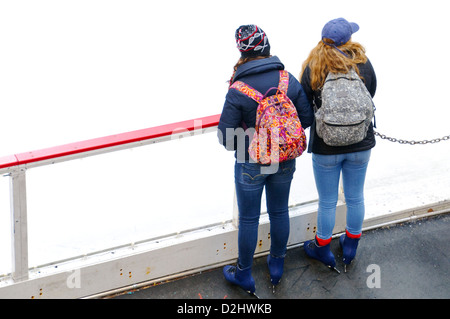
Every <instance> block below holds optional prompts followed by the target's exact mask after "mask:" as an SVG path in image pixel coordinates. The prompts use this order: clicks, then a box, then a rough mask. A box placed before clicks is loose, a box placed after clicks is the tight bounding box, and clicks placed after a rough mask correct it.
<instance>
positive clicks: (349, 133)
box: [315, 69, 375, 146]
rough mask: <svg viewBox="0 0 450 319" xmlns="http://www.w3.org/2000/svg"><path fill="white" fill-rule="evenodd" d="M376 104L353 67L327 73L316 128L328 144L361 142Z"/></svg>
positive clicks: (317, 113) (337, 144) (317, 112)
mask: <svg viewBox="0 0 450 319" xmlns="http://www.w3.org/2000/svg"><path fill="white" fill-rule="evenodd" d="M374 110H375V106H374V104H373V101H372V97H371V95H370V93H369V91H368V90H367V88H366V86H365V85H364V83H363V82H362V80H361V79H360V78H359V76H358V74H357V73H356V72H355V70H353V69H351V70H350V72H349V73H347V74H343V73H331V72H330V73H329V74H328V76H327V78H326V80H325V84H324V86H323V91H322V106H321V107H320V109H318V110H317V111H316V114H315V116H316V131H317V135H319V137H321V138H322V139H323V140H324V142H325V143H326V144H328V145H330V146H346V145H351V144H355V143H358V142H361V141H362V140H363V139H364V138H365V137H366V135H367V130H368V128H369V126H370V123H371V122H372V119H373V118H374Z"/></svg>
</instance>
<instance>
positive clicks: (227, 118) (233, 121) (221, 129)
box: [217, 90, 242, 151]
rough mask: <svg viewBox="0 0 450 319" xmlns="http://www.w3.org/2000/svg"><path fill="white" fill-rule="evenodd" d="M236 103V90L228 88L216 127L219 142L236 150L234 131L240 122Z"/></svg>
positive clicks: (240, 117)
mask: <svg viewBox="0 0 450 319" xmlns="http://www.w3.org/2000/svg"><path fill="white" fill-rule="evenodd" d="M238 105H239V103H238V99H237V98H236V92H234V91H233V90H229V91H228V93H227V95H226V97H225V103H224V106H223V110H222V114H221V115H220V120H219V125H218V127H217V137H218V139H219V143H220V144H222V145H223V146H224V147H225V148H226V149H227V150H228V151H234V150H236V145H237V141H236V140H237V136H236V134H234V132H235V130H236V129H237V128H238V127H240V126H241V123H242V111H241V109H240V107H239V106H238Z"/></svg>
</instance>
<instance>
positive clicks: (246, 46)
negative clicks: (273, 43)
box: [235, 24, 270, 58]
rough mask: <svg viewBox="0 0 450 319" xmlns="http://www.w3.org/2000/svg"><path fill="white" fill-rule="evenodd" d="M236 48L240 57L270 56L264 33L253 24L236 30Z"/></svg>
mask: <svg viewBox="0 0 450 319" xmlns="http://www.w3.org/2000/svg"><path fill="white" fill-rule="evenodd" d="M235 37H236V43H237V48H238V50H239V51H240V52H241V57H242V58H246V57H251V56H259V55H261V56H267V55H270V44H269V39H268V38H267V35H266V33H265V32H264V31H263V30H262V29H261V28H259V27H258V26H256V25H254V24H249V25H242V26H240V27H239V28H238V29H237V30H236V34H235Z"/></svg>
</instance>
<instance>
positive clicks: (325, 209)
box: [312, 150, 371, 239]
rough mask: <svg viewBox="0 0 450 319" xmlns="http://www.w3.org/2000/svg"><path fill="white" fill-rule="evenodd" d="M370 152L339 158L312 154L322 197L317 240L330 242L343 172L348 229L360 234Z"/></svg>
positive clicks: (320, 196) (320, 197)
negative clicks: (328, 240)
mask: <svg viewBox="0 0 450 319" xmlns="http://www.w3.org/2000/svg"><path fill="white" fill-rule="evenodd" d="M370 153H371V151H370V150H368V151H362V152H354V153H347V154H338V155H320V154H314V153H313V154H312V160H313V169H314V178H315V181H316V187H317V192H318V194H319V210H318V215H317V237H319V238H320V239H329V238H330V237H331V236H332V233H333V228H334V224H335V218H336V204H337V201H338V193H339V178H340V174H341V172H342V179H343V186H344V195H345V201H346V204H347V225H346V229H347V231H348V232H349V233H350V234H353V235H358V234H360V233H361V230H362V224H363V221H364V214H365V207H364V181H365V178H366V172H367V166H368V164H369V160H370Z"/></svg>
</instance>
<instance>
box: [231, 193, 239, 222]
mask: <svg viewBox="0 0 450 319" xmlns="http://www.w3.org/2000/svg"><path fill="white" fill-rule="evenodd" d="M232 223H233V226H234V227H236V228H238V227H239V207H238V204H237V196H236V188H234V198H233V219H232Z"/></svg>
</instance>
